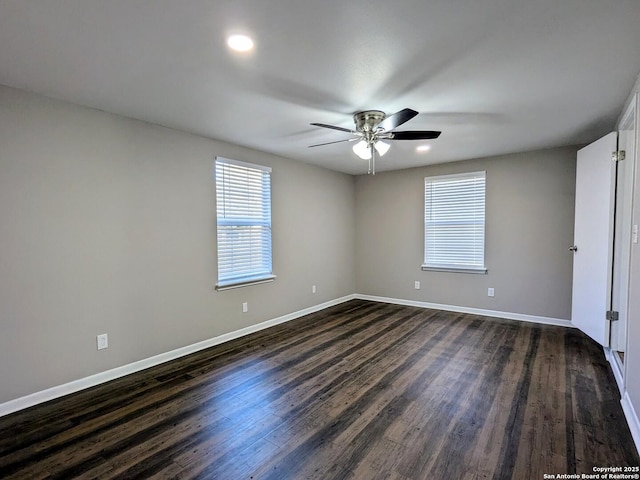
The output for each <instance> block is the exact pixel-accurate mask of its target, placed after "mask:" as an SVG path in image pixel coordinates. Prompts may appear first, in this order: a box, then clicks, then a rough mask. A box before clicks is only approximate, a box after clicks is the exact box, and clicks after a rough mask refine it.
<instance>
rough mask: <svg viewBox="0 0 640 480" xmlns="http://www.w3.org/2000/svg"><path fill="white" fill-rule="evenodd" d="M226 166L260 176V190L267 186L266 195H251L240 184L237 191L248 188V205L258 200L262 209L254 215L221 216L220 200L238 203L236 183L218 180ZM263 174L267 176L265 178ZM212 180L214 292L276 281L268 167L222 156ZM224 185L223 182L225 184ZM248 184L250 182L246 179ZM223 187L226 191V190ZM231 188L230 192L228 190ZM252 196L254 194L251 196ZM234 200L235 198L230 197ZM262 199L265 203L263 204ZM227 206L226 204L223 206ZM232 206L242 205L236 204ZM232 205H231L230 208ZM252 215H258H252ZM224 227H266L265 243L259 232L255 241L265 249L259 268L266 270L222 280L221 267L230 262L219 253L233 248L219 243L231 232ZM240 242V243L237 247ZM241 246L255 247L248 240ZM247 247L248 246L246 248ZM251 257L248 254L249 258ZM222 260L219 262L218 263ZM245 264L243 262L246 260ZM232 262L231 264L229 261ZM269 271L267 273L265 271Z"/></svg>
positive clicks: (243, 273)
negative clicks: (213, 188) (214, 225)
mask: <svg viewBox="0 0 640 480" xmlns="http://www.w3.org/2000/svg"><path fill="white" fill-rule="evenodd" d="M219 166H220V167H224V166H229V167H231V168H232V169H233V167H239V168H240V169H247V171H249V172H251V173H252V174H253V175H255V174H257V173H258V174H259V175H260V182H261V187H264V186H265V181H266V186H267V187H268V191H267V192H266V193H265V192H261V193H260V192H256V191H254V192H250V191H249V190H248V189H249V185H240V188H242V187H246V188H247V202H249V201H250V200H249V199H252V200H253V201H255V200H256V199H257V198H259V199H260V202H261V203H260V207H259V208H258V209H257V210H258V211H259V210H262V211H261V212H260V213H259V214H258V215H257V216H256V215H251V216H245V217H241V216H237V215H229V216H224V215H223V216H221V215H220V213H221V209H224V208H225V207H223V206H222V205H221V200H224V199H225V198H226V199H229V197H230V196H232V200H233V201H234V202H237V200H238V198H237V196H238V184H237V183H236V184H235V185H234V186H233V187H231V186H230V181H229V179H228V178H227V177H225V178H224V179H223V178H221V177H220V175H221V172H222V168H220V169H219V168H218V167H219ZM265 175H266V176H265ZM214 181H215V186H216V251H217V269H218V271H217V283H216V286H215V289H216V290H217V291H223V290H228V289H232V288H239V287H244V286H249V285H257V284H260V283H266V282H272V281H273V280H275V278H276V275H274V274H273V234H272V222H271V203H272V202H271V167H267V166H264V165H258V164H254V163H248V162H242V161H239V160H233V159H229V158H225V157H220V156H218V157H216V158H215V162H214ZM225 182H226V183H225ZM247 183H249V180H247ZM225 188H226V189H227V190H226V191H225ZM232 188H233V191H232V190H231V189H232ZM221 190H222V191H221ZM251 193H253V195H251ZM233 197H235V198H233ZM265 200H266V202H267V203H265ZM227 201H229V200H227ZM225 205H226V203H225ZM235 205H241V204H239V203H236V204H235ZM232 206H234V205H232ZM241 207H245V208H247V209H251V208H252V207H250V206H248V205H241ZM251 213H257V211H255V212H251ZM225 227H231V228H233V227H240V228H247V227H261V228H264V227H266V228H267V232H266V240H264V239H263V238H262V237H263V236H264V233H260V234H259V235H258V236H259V237H260V241H259V242H258V245H259V248H258V250H264V249H265V247H266V248H267V249H268V258H267V259H266V260H267V261H264V260H263V261H261V263H260V265H261V266H262V267H264V266H267V267H268V268H267V269H265V268H259V269H256V270H252V271H248V272H246V271H245V272H239V273H237V274H236V275H225V276H223V277H221V275H220V272H221V270H222V268H221V267H222V265H223V263H224V262H229V260H228V259H225V257H224V253H223V252H222V248H227V249H229V248H233V244H232V242H221V232H222V231H223V230H226V231H228V232H230V231H231V230H229V229H228V228H225ZM242 244H243V243H241V242H240V245H242ZM244 245H246V246H248V248H254V244H252V241H251V240H248V241H247V242H246V243H244ZM249 245H250V246H249ZM250 256H251V254H249V257H250ZM221 260H222V262H221ZM245 261H246V260H245ZM231 263H233V261H232V260H231ZM239 265H240V266H242V265H243V263H242V262H239ZM249 266H251V260H249ZM267 270H268V271H267Z"/></svg>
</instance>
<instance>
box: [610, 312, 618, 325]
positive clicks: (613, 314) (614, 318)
mask: <svg viewBox="0 0 640 480" xmlns="http://www.w3.org/2000/svg"><path fill="white" fill-rule="evenodd" d="M607 320H611V321H612V322H615V321H617V320H618V312H616V311H615V310H609V311H607Z"/></svg>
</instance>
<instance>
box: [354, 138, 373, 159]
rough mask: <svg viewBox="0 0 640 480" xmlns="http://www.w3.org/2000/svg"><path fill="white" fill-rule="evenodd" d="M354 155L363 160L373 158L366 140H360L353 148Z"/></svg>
mask: <svg viewBox="0 0 640 480" xmlns="http://www.w3.org/2000/svg"><path fill="white" fill-rule="evenodd" d="M353 153H355V154H356V155H357V156H358V157H360V158H361V159H362V160H369V159H370V158H371V149H370V148H369V144H368V143H367V142H365V141H364V140H360V141H359V142H358V143H356V144H355V145H354V146H353Z"/></svg>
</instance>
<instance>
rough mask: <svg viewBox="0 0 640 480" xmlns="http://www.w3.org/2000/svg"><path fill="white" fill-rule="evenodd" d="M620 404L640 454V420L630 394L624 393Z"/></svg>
mask: <svg viewBox="0 0 640 480" xmlns="http://www.w3.org/2000/svg"><path fill="white" fill-rule="evenodd" d="M620 403H621V404H622V411H623V412H624V416H625V417H626V419H627V423H628V424H629V430H631V436H632V437H633V442H634V443H635V444H636V451H638V452H640V420H638V414H637V413H636V411H635V409H634V408H633V403H631V398H630V397H629V392H624V395H623V396H622V400H620Z"/></svg>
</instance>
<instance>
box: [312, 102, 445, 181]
mask: <svg viewBox="0 0 640 480" xmlns="http://www.w3.org/2000/svg"><path fill="white" fill-rule="evenodd" d="M416 115H418V112H416V111H415V110H412V109H410V108H404V109H402V110H400V111H399V112H396V113H394V114H392V115H389V116H387V114H385V113H384V112H382V111H380V110H364V111H362V112H356V113H354V115H353V121H354V123H355V124H356V129H355V130H349V129H348V128H342V127H336V126H335V125H327V124H325V123H312V124H311V125H314V126H316V127H323V128H331V129H332V130H339V131H341V132H347V133H351V134H353V135H355V138H347V139H345V140H337V141H335V142H326V143H318V144H316V145H309V147H320V146H322V145H331V144H333V143H340V142H353V141H356V140H359V142H358V143H356V144H355V145H354V146H353V151H354V153H355V154H356V155H358V157H360V158H362V159H363V160H369V172H368V173H371V174H374V175H375V173H376V164H375V162H376V152H377V153H378V155H380V156H381V157H382V156H383V155H384V154H385V153H387V151H388V150H389V147H390V145H389V144H388V143H386V142H384V141H383V140H429V139H433V138H438V137H439V136H440V133H441V132H435V131H431V130H411V131H406V132H394V131H392V130H393V129H394V128H396V127H399V126H400V125H402V124H403V123H405V122H408V121H409V120H411V119H412V118H413V117H415V116H416Z"/></svg>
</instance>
